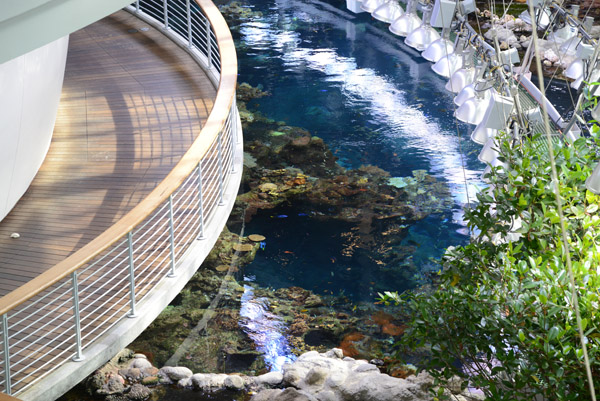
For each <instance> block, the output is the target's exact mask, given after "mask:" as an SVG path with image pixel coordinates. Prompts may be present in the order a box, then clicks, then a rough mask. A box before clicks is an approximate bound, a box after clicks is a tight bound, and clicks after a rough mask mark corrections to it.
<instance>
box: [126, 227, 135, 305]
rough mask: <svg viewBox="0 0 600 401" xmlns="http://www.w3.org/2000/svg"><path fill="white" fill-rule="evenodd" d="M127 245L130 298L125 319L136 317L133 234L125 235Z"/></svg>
mask: <svg viewBox="0 0 600 401" xmlns="http://www.w3.org/2000/svg"><path fill="white" fill-rule="evenodd" d="M127 245H128V247H129V292H130V296H131V311H130V312H129V314H128V315H127V317H137V315H136V314H135V271H134V266H133V234H132V233H131V231H129V232H128V233H127Z"/></svg>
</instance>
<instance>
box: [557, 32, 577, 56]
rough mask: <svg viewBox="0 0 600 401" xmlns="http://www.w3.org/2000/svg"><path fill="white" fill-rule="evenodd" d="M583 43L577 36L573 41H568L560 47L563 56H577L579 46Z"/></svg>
mask: <svg viewBox="0 0 600 401" xmlns="http://www.w3.org/2000/svg"><path fill="white" fill-rule="evenodd" d="M580 42H581V38H579V37H577V36H573V37H572V38H571V39H568V40H566V41H565V43H563V44H562V45H561V46H560V53H561V54H575V53H577V45H579V43H580Z"/></svg>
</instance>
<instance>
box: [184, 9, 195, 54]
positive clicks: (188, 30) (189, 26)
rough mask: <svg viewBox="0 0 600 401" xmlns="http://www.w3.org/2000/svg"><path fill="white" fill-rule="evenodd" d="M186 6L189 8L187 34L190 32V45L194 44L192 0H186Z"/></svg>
mask: <svg viewBox="0 0 600 401" xmlns="http://www.w3.org/2000/svg"><path fill="white" fill-rule="evenodd" d="M185 6H186V8H187V34H188V47H190V48H191V47H192V46H193V42H192V7H191V5H190V0H185Z"/></svg>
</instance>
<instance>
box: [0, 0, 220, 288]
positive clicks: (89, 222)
mask: <svg viewBox="0 0 600 401" xmlns="http://www.w3.org/2000/svg"><path fill="white" fill-rule="evenodd" d="M215 96H216V91H215V89H214V87H213V86H212V84H211V83H210V81H209V79H208V77H207V76H206V75H205V74H204V72H203V71H202V70H201V69H200V68H198V65H197V64H196V63H195V62H194V61H193V60H192V59H191V58H190V57H189V55H188V54H187V53H185V52H184V51H183V50H182V49H180V48H178V47H177V46H176V45H174V44H173V42H172V41H170V40H169V39H167V38H166V37H165V36H164V35H162V34H161V33H160V32H158V31H156V30H155V29H154V28H152V27H150V26H149V25H147V24H145V23H143V22H142V21H140V20H139V19H138V18H136V17H134V16H132V15H130V14H129V13H127V12H124V11H119V12H117V13H115V14H113V15H111V16H109V17H106V18H104V19H102V20H100V21H98V22H96V23H95V24H92V25H90V26H88V27H86V28H84V29H82V30H80V31H78V32H75V33H73V34H72V35H71V38H70V45H69V54H68V58H67V69H66V73H65V82H64V86H63V94H62V99H61V104H60V107H59V111H58V118H57V122H56V127H55V130H54V136H53V139H52V143H51V146H50V150H49V152H48V156H47V157H46V160H45V162H44V164H43V165H42V167H41V168H40V170H39V172H38V174H37V176H36V178H35V179H34V181H33V183H32V185H31V187H30V188H29V189H28V190H27V192H26V193H25V195H24V196H23V198H22V199H21V200H20V201H19V203H18V204H17V206H16V207H15V208H14V209H13V210H12V211H11V212H10V214H9V215H8V216H7V217H6V218H5V219H4V220H3V221H2V222H0V297H1V296H4V295H6V294H7V293H9V292H10V291H12V290H14V289H15V288H17V287H19V286H20V285H22V284H24V283H25V282H27V281H29V280H31V279H32V278H34V277H36V276H37V275H39V274H40V273H42V272H43V271H45V270H46V269H48V268H50V267H52V266H53V265H54V264H56V263H57V262H59V261H61V260H63V259H65V258H66V257H67V256H69V255H70V254H72V253H73V252H75V251H76V250H78V249H80V248H81V247H82V246H83V245H85V244H86V243H88V242H89V241H90V240H92V239H93V238H95V237H96V236H97V235H98V234H100V233H102V232H103V231H104V230H105V229H107V228H108V227H110V226H111V225H112V224H113V223H114V222H116V221H117V220H118V219H119V218H120V217H122V216H123V215H124V214H125V213H127V212H128V211H129V210H131V209H132V208H133V207H134V206H135V205H136V204H138V203H139V201H140V200H142V199H143V198H144V197H145V196H146V195H147V194H148V193H149V192H150V191H151V190H152V189H153V188H154V187H155V186H156V185H157V184H158V183H159V182H160V181H161V180H162V179H163V178H164V177H165V176H166V175H167V174H168V173H169V171H171V169H172V167H173V166H174V165H175V164H176V163H177V162H178V161H179V159H180V157H181V156H182V155H183V154H184V153H185V151H186V150H187V149H188V147H189V146H190V144H191V143H192V142H193V140H194V139H195V138H196V136H197V135H198V133H199V132H200V128H201V126H202V123H203V122H204V120H205V119H206V118H207V116H208V114H209V113H210V110H211V108H212V105H213V100H214V98H215ZM11 233H19V235H20V238H18V239H13V238H11V237H10V235H11Z"/></svg>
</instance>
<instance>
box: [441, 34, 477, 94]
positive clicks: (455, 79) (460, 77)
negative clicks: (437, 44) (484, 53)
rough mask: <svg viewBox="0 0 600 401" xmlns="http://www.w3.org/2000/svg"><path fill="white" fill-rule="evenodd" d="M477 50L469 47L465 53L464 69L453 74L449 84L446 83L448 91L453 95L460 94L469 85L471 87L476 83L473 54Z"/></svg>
mask: <svg viewBox="0 0 600 401" xmlns="http://www.w3.org/2000/svg"><path fill="white" fill-rule="evenodd" d="M474 53H475V49H474V48H473V47H471V46H469V47H468V48H467V49H466V50H465V51H464V52H463V62H462V67H461V68H459V69H458V70H457V71H455V72H454V74H452V76H451V77H450V79H449V80H448V82H447V83H446V90H449V91H450V92H452V93H459V92H460V91H461V90H463V88H464V87H465V86H467V85H470V84H472V83H473V81H475V73H476V71H475V67H473V54H474Z"/></svg>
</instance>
